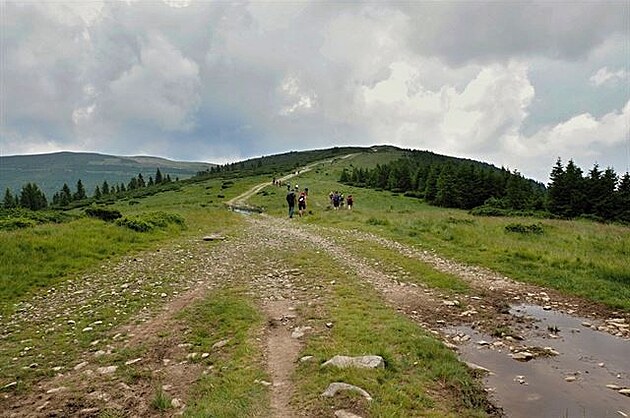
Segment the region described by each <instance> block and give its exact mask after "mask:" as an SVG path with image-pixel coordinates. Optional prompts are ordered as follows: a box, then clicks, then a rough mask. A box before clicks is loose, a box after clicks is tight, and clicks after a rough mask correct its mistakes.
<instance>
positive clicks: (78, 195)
mask: <svg viewBox="0 0 630 418" xmlns="http://www.w3.org/2000/svg"><path fill="white" fill-rule="evenodd" d="M86 198H87V193H85V187H83V182H81V179H79V181H77V191H76V192H75V193H74V196H73V200H83V199H86Z"/></svg>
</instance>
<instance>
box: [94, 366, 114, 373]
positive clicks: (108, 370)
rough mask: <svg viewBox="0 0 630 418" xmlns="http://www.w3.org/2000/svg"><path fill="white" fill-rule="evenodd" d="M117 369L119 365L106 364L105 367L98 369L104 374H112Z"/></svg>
mask: <svg viewBox="0 0 630 418" xmlns="http://www.w3.org/2000/svg"><path fill="white" fill-rule="evenodd" d="M116 370H118V366H105V367H99V368H98V369H96V371H97V372H98V373H100V374H103V375H106V374H112V373H114V372H115V371H116Z"/></svg>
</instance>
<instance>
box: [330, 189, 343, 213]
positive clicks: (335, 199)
mask: <svg viewBox="0 0 630 418" xmlns="http://www.w3.org/2000/svg"><path fill="white" fill-rule="evenodd" d="M340 197H341V196H339V193H338V192H335V193H334V194H333V198H332V201H333V207H334V208H335V210H338V209H339V198H340Z"/></svg>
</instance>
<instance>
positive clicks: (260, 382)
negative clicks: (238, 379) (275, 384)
mask: <svg viewBox="0 0 630 418" xmlns="http://www.w3.org/2000/svg"><path fill="white" fill-rule="evenodd" d="M254 383H258V384H259V385H263V386H271V382H267V381H266V380H258V379H256V380H254Z"/></svg>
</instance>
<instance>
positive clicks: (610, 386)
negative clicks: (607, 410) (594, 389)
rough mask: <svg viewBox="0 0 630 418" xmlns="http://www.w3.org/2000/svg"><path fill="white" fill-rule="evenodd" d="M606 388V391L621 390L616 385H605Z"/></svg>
mask: <svg viewBox="0 0 630 418" xmlns="http://www.w3.org/2000/svg"><path fill="white" fill-rule="evenodd" d="M606 387H607V388H608V389H612V390H621V389H623V388H622V387H621V386H617V385H606Z"/></svg>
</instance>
